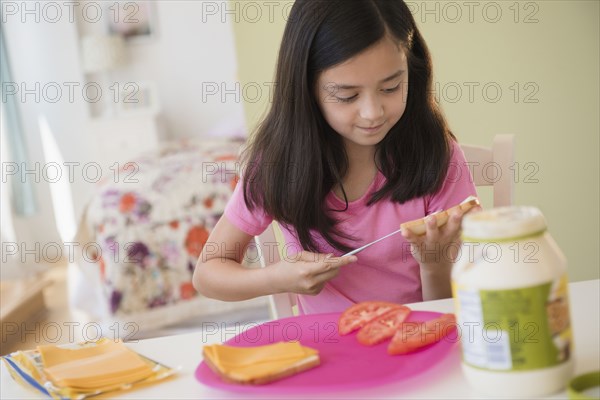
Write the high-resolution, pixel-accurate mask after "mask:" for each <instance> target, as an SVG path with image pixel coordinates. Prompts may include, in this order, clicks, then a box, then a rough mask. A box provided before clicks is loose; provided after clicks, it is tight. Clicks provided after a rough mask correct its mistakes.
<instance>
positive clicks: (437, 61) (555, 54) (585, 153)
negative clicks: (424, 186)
mask: <svg viewBox="0 0 600 400" xmlns="http://www.w3.org/2000/svg"><path fill="white" fill-rule="evenodd" d="M232 3H235V2H232ZM467 3H468V2H467ZM289 4H291V3H290V2H288V1H283V2H281V3H280V7H275V8H274V11H275V12H273V13H272V14H271V15H272V18H271V16H270V15H269V13H268V9H267V8H266V7H265V8H264V9H263V13H262V15H263V18H260V19H259V20H256V18H255V17H254V14H250V10H248V13H247V16H248V18H243V15H244V13H243V12H241V13H240V15H242V18H240V22H239V23H237V24H234V29H235V37H236V41H237V49H238V50H237V51H238V57H239V71H240V73H239V76H240V79H241V82H242V85H249V86H247V88H248V93H250V91H249V90H250V89H251V88H252V86H253V85H254V86H262V87H263V89H264V90H263V96H262V98H261V101H259V102H252V103H251V102H248V101H247V102H245V107H246V119H247V123H248V126H249V127H250V128H252V127H253V126H254V125H255V123H256V121H257V120H258V118H259V117H260V115H261V114H262V113H263V112H264V110H265V107H266V106H267V105H268V100H269V99H268V96H267V94H268V85H269V84H270V82H272V81H273V72H274V66H275V60H276V53H277V50H278V47H279V43H280V39H281V35H282V33H283V28H284V25H285V19H286V18H285V17H284V16H286V15H287V14H286V13H285V12H286V11H287V10H289ZM408 4H409V5H410V7H411V9H412V10H413V14H414V15H415V18H416V20H417V22H418V24H419V26H420V29H421V32H422V34H423V36H424V37H425V40H426V41H427V43H428V45H429V47H430V50H431V53H432V55H433V60H434V66H435V75H436V78H435V80H436V82H438V87H439V91H438V94H439V98H440V101H441V103H442V105H443V108H444V111H445V113H446V115H447V117H448V119H449V121H450V124H451V127H452V129H453V131H454V132H455V134H456V135H457V137H458V139H459V141H461V142H464V143H472V144H482V145H489V144H490V143H491V141H492V138H493V136H494V135H496V134H499V133H514V134H515V135H516V139H517V143H516V146H517V154H516V161H517V162H518V164H515V167H516V168H515V171H518V175H517V176H515V178H516V182H517V186H516V199H515V200H516V203H517V204H520V205H534V206H537V207H539V208H540V209H541V210H542V212H543V213H544V214H545V216H546V218H547V220H548V225H549V228H550V232H551V234H552V236H553V237H554V238H555V240H556V241H557V243H558V245H559V246H560V247H561V248H562V250H563V251H564V252H565V254H566V256H567V258H568V260H569V265H570V272H569V274H570V279H571V280H572V281H578V280H585V279H595V278H599V277H600V257H599V250H598V249H599V247H600V236H599V235H600V226H599V218H600V216H599V208H600V206H599V204H600V196H599V187H600V186H599V182H600V176H599V171H600V165H599V158H600V154H599V152H600V150H599V149H600V143H599V136H600V135H599V133H600V126H599V114H600V113H599V111H598V110H599V109H600V99H599V88H600V82H599V74H598V71H599V68H600V65H599V49H600V43H599V38H600V29H599V17H598V15H599V12H600V9H599V5H600V3H599V2H597V1H537V2H532V1H524V2H518V3H517V2H516V1H515V2H513V1H510V2H505V1H499V2H471V3H470V4H473V5H472V6H470V7H472V8H469V6H465V5H464V4H465V2H444V1H427V2H423V1H413V2H408ZM498 12H500V13H498ZM470 88H472V92H471V89H470ZM484 88H485V90H484ZM498 88H499V89H500V91H501V94H500V95H497V93H499V92H497V89H498ZM459 89H460V91H459ZM251 96H252V97H251ZM247 97H248V98H249V99H251V100H252V101H254V97H253V95H249V96H247ZM515 171H507V172H508V173H511V174H514V173H515ZM483 197H484V201H486V203H487V204H489V201H487V199H488V198H489V194H488V193H484V195H483Z"/></svg>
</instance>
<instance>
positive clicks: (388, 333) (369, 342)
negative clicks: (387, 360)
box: [356, 306, 410, 346]
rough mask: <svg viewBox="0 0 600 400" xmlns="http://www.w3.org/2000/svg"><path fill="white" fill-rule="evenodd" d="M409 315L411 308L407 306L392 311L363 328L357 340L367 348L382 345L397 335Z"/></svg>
mask: <svg viewBox="0 0 600 400" xmlns="http://www.w3.org/2000/svg"><path fill="white" fill-rule="evenodd" d="M408 314H410V308H408V307H406V306H400V308H396V309H393V310H390V311H388V312H386V313H385V314H383V315H381V316H379V317H376V318H375V319H373V320H372V321H371V322H369V323H367V324H366V325H365V326H363V327H362V328H361V329H360V331H358V335H356V338H357V339H358V341H359V342H360V343H361V344H364V345H365V346H373V345H375V344H377V343H381V342H383V341H384V340H386V339H389V338H391V337H392V336H394V333H396V331H397V330H398V327H399V326H400V324H402V323H403V322H404V321H405V320H406V317H408Z"/></svg>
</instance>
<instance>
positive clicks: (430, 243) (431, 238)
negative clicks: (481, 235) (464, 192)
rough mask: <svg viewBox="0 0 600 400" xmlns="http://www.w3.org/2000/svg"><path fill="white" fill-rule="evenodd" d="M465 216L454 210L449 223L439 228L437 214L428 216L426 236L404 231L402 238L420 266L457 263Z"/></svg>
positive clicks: (426, 219) (460, 211)
mask: <svg viewBox="0 0 600 400" xmlns="http://www.w3.org/2000/svg"><path fill="white" fill-rule="evenodd" d="M476 209H481V208H480V207H476ZM472 211H475V208H474V209H471V210H470V211H469V212H472ZM464 214H465V213H464V212H463V211H462V210H460V209H458V210H454V211H453V212H452V214H450V216H449V218H448V222H447V223H446V224H445V225H443V226H441V227H439V228H438V226H437V223H436V219H435V218H436V216H435V214H432V215H430V216H428V217H427V218H425V227H426V232H425V234H424V235H415V234H414V233H412V232H410V231H409V230H408V229H406V230H403V231H402V236H403V237H404V238H405V239H406V240H407V241H408V242H409V243H410V251H411V254H412V255H413V257H414V258H415V259H416V260H417V262H418V263H419V265H421V266H427V265H439V264H442V265H448V264H452V263H454V262H455V261H456V257H457V256H458V252H459V249H460V245H461V240H460V234H461V224H462V218H463V216H464Z"/></svg>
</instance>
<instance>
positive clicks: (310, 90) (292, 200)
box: [243, 0, 453, 252]
mask: <svg viewBox="0 0 600 400" xmlns="http://www.w3.org/2000/svg"><path fill="white" fill-rule="evenodd" d="M386 34H391V36H392V37H393V38H394V39H395V40H396V41H397V42H398V45H399V46H401V48H403V49H404V51H405V52H406V55H407V62H408V77H409V78H408V99H407V104H406V109H405V111H404V114H403V116H402V118H401V119H400V120H399V121H398V123H396V125H394V127H392V128H391V130H390V131H389V133H388V134H387V135H386V137H385V138H384V139H383V140H382V141H381V142H380V143H379V144H378V145H377V151H376V154H377V156H376V162H377V167H378V169H379V170H380V171H381V172H382V174H383V175H384V176H385V177H386V183H385V185H384V186H383V187H382V188H381V189H380V190H378V191H377V192H375V193H374V194H373V195H372V197H371V198H370V199H369V202H368V204H369V205H370V204H373V203H375V202H377V201H380V200H382V199H385V198H390V199H391V200H392V201H394V202H398V203H404V202H406V201H408V200H410V199H413V198H415V197H419V196H423V195H426V194H431V193H434V192H435V191H437V190H438V189H439V188H440V187H441V185H442V183H443V180H444V178H445V176H446V172H447V169H448V163H449V160H450V152H451V145H450V143H451V140H452V139H453V135H452V133H451V132H450V130H449V129H448V126H447V123H446V121H445V119H444V117H443V115H442V113H441V111H440V109H439V107H438V105H437V103H436V101H435V98H434V94H433V92H432V82H433V72H432V64H431V57H430V55H429V51H428V49H427V46H426V44H425V41H424V40H423V38H422V37H421V34H420V33H419V30H418V29H417V26H416V24H415V21H414V19H413V17H412V15H411V13H410V10H409V9H408V7H407V6H406V4H405V3H404V2H403V1H401V0H341V1H336V0H324V1H323V0H296V2H295V4H294V6H293V7H292V9H291V12H290V15H289V20H288V22H287V25H286V27H285V31H284V34H283V39H282V43H281V48H280V50H279V59H278V62H277V71H276V76H275V81H276V83H277V85H276V86H275V89H274V95H273V103H272V105H271V108H270V110H269V112H268V114H267V115H266V117H265V118H264V120H263V121H262V122H261V123H260V124H259V125H258V127H257V128H256V131H255V132H254V135H253V136H252V139H251V143H250V144H249V145H248V147H247V149H246V150H245V152H244V155H243V161H244V166H245V168H244V179H243V184H244V187H243V189H244V199H245V201H246V204H247V206H248V207H249V209H250V210H253V209H255V208H256V207H258V208H262V209H263V210H264V211H265V212H266V213H267V214H269V215H271V216H272V217H273V218H274V219H275V220H277V221H279V222H280V223H282V224H284V225H285V226H287V227H292V228H294V229H295V230H296V233H297V236H298V240H299V241H300V243H301V245H302V247H303V248H304V249H307V250H311V251H316V252H319V251H320V249H319V248H318V246H317V245H316V241H315V236H314V234H316V233H318V234H320V235H321V236H322V237H323V238H324V239H325V240H326V241H327V242H328V243H329V244H330V245H331V246H333V247H334V248H337V249H339V250H342V251H347V250H348V249H349V246H347V245H346V244H343V243H342V242H341V241H340V239H348V240H351V239H353V238H352V237H350V236H348V235H346V234H344V233H343V232H341V231H339V230H338V229H337V228H336V223H337V219H336V218H335V213H334V212H333V210H328V209H326V202H325V198H326V196H327V194H328V193H329V192H330V191H331V190H332V188H333V186H334V185H335V184H340V185H341V181H342V178H343V177H344V175H345V173H346V171H347V169H348V159H347V155H346V153H345V151H344V145H343V143H342V138H341V136H340V135H338V134H337V133H335V132H334V131H333V129H332V128H331V127H330V126H329V124H328V123H327V122H326V121H325V119H324V117H323V115H322V113H321V111H320V109H319V106H318V103H317V98H316V96H315V85H316V83H315V82H316V80H317V79H318V76H319V73H321V72H322V71H324V70H326V69H327V68H330V67H333V66H335V65H338V64H340V63H342V62H344V61H346V60H348V59H349V58H351V57H353V56H355V55H357V54H359V53H360V52H362V51H364V50H365V49H367V48H368V47H370V46H372V45H374V44H375V43H377V42H378V41H379V40H381V39H382V38H384V36H385V35H386ZM346 201H347V200H346Z"/></svg>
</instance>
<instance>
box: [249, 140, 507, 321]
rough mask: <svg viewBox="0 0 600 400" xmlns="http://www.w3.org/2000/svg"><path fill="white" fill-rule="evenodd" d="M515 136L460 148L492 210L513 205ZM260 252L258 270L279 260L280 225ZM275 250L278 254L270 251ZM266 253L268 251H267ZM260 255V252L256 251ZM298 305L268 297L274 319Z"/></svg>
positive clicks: (286, 297)
mask: <svg viewBox="0 0 600 400" xmlns="http://www.w3.org/2000/svg"><path fill="white" fill-rule="evenodd" d="M514 146H515V137H514V135H496V136H495V137H494V141H493V143H492V147H484V146H476V145H465V144H463V145H461V148H462V150H463V152H464V153H465V158H466V160H467V163H468V164H469V170H470V171H471V174H472V176H473V182H474V183H475V186H491V187H492V190H493V192H494V194H493V196H494V197H493V204H494V207H501V206H508V205H512V204H513V196H514V186H515V184H514V179H513V178H512V174H511V167H513V161H514ZM255 240H256V244H257V246H258V248H259V249H264V250H265V251H261V257H260V263H261V267H266V266H267V265H271V264H273V263H277V262H279V261H280V260H281V253H280V251H281V246H279V245H278V244H279V243H281V242H282V240H283V236H282V233H281V229H280V227H279V225H278V224H277V223H276V222H274V223H272V224H271V225H270V226H269V227H268V228H267V229H266V230H265V231H264V232H263V233H262V234H261V235H260V236H256V237H255ZM274 248H276V249H277V251H271V250H272V249H274ZM266 250H268V251H266ZM259 251H260V250H259ZM297 304H298V301H297V296H296V294H295V293H278V294H274V295H272V296H269V305H270V308H271V315H272V317H273V319H277V318H285V317H291V316H293V315H294V314H295V312H296V311H295V308H296V307H297Z"/></svg>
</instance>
